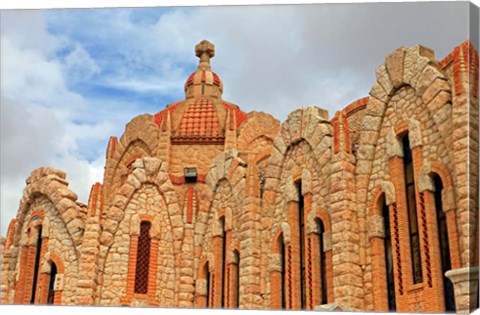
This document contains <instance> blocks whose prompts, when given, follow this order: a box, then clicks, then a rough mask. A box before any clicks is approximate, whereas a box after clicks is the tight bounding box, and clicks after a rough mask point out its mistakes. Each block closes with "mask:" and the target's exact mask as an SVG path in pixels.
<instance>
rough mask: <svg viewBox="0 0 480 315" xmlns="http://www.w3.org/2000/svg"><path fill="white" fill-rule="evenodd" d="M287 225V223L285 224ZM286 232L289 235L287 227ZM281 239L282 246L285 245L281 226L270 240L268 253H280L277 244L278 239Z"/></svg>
mask: <svg viewBox="0 0 480 315" xmlns="http://www.w3.org/2000/svg"><path fill="white" fill-rule="evenodd" d="M287 225H288V223H287ZM288 232H289V233H290V227H288ZM289 235H290V234H289ZM280 237H282V238H283V242H282V243H283V244H286V242H285V233H284V229H283V228H282V226H279V227H278V228H277V231H276V232H275V235H274V237H273V238H272V242H271V244H270V253H274V254H279V251H280V248H278V244H279V238H280Z"/></svg>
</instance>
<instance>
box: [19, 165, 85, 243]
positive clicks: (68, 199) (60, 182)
mask: <svg viewBox="0 0 480 315" xmlns="http://www.w3.org/2000/svg"><path fill="white" fill-rule="evenodd" d="M65 179H66V174H65V172H63V171H60V170H57V169H53V168H39V169H36V170H34V171H33V172H32V174H31V175H30V177H29V178H28V179H27V187H26V188H25V190H24V193H23V196H22V199H21V200H20V206H19V210H18V213H17V217H16V221H17V225H16V226H17V229H16V230H17V231H22V229H23V226H24V225H25V224H28V223H27V222H25V220H26V219H27V215H29V214H30V213H31V209H30V205H31V204H33V202H34V201H35V200H36V199H37V198H38V197H41V196H44V197H45V198H47V199H48V200H49V201H50V202H51V203H52V205H53V207H54V208H55V210H56V212H57V214H58V216H59V217H60V219H61V220H62V222H63V224H64V225H65V227H66V229H67V232H68V233H69V235H70V237H71V239H72V241H73V244H74V245H75V247H76V248H78V246H79V245H80V243H81V241H82V236H83V231H84V228H85V223H84V221H83V218H82V209H81V208H80V206H79V205H78V204H77V203H76V200H77V195H76V194H75V193H74V192H73V191H71V190H70V189H69V188H68V182H67V181H66V180H65ZM34 211H35V210H34ZM30 217H31V216H30ZM20 239H21V233H17V234H16V235H15V237H14V240H13V244H14V245H15V246H18V245H19V242H20Z"/></svg>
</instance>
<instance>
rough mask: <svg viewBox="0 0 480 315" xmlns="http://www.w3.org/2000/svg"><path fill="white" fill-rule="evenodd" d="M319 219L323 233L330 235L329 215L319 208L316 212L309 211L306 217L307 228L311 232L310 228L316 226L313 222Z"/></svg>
mask: <svg viewBox="0 0 480 315" xmlns="http://www.w3.org/2000/svg"><path fill="white" fill-rule="evenodd" d="M316 219H320V220H322V222H323V225H324V228H325V232H328V233H331V232H332V223H331V219H330V213H328V212H327V211H326V210H325V209H322V208H319V209H317V210H316V211H311V212H310V213H309V214H308V216H307V222H306V223H307V227H308V228H309V229H310V231H313V229H312V227H313V226H315V225H316V222H315V220H316Z"/></svg>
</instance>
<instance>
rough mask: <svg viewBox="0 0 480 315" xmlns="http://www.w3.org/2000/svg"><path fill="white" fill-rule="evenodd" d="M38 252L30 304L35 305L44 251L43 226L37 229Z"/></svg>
mask: <svg viewBox="0 0 480 315" xmlns="http://www.w3.org/2000/svg"><path fill="white" fill-rule="evenodd" d="M37 233H38V235H37V251H36V253H35V264H34V267H33V268H34V269H33V282H32V296H31V297H30V304H33V303H35V294H36V292H37V281H38V271H39V268H40V266H39V265H40V253H41V251H42V226H41V225H40V226H39V227H38V228H37Z"/></svg>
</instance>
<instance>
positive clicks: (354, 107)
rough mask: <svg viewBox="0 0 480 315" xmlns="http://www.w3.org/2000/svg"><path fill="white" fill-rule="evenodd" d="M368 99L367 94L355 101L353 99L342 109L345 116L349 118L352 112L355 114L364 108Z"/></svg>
mask: <svg viewBox="0 0 480 315" xmlns="http://www.w3.org/2000/svg"><path fill="white" fill-rule="evenodd" d="M369 99H370V97H369V96H367V97H363V98H360V99H358V100H356V101H353V102H352V103H350V104H349V105H347V107H345V108H344V109H343V112H344V113H345V116H346V117H347V118H349V117H350V116H352V115H353V114H355V113H356V112H358V111H361V110H364V109H365V108H367V104H368V100H369Z"/></svg>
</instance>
